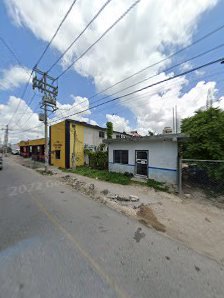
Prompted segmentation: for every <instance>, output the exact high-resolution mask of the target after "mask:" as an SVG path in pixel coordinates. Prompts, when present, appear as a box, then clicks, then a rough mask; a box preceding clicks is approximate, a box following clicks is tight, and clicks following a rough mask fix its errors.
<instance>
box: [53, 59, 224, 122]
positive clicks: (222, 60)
mask: <svg viewBox="0 0 224 298" xmlns="http://www.w3.org/2000/svg"><path fill="white" fill-rule="evenodd" d="M219 62H220V63H221V62H224V58H223V57H222V58H219V59H216V60H213V61H210V62H208V63H205V64H202V65H200V66H197V67H195V68H192V69H190V70H187V71H184V72H182V73H179V74H176V75H173V76H171V77H169V78H166V79H164V80H160V81H157V82H155V83H152V84H150V85H147V86H145V87H142V88H140V89H137V90H135V91H132V92H129V93H127V94H124V95H121V96H118V97H115V98H112V99H110V100H108V101H106V102H103V103H100V104H97V105H95V106H92V107H89V108H87V109H84V110H82V111H79V112H76V113H73V114H70V115H67V116H66V117H63V118H59V119H57V120H56V121H58V120H62V119H65V118H67V117H70V116H74V115H78V114H81V113H83V112H86V111H88V110H92V109H94V108H97V107H99V106H102V105H104V104H107V103H109V102H113V101H116V100H118V99H121V98H125V97H127V96H129V95H132V94H135V93H139V92H141V91H143V90H146V89H148V88H152V87H154V86H157V85H160V84H162V83H165V82H168V81H171V80H174V79H176V78H179V77H181V76H185V75H187V74H189V73H191V72H194V71H196V70H200V69H202V68H205V67H208V66H211V65H213V64H216V63H219ZM53 122H55V120H54V121H52V122H51V123H53Z"/></svg>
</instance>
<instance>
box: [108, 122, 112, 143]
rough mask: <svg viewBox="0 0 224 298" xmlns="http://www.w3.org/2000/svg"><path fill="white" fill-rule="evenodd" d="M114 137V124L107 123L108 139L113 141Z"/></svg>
mask: <svg viewBox="0 0 224 298" xmlns="http://www.w3.org/2000/svg"><path fill="white" fill-rule="evenodd" d="M112 136H113V123H112V122H107V138H108V139H112Z"/></svg>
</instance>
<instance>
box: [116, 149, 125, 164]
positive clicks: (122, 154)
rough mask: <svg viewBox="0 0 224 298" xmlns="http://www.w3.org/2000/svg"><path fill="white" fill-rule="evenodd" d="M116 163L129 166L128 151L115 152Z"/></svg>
mask: <svg viewBox="0 0 224 298" xmlns="http://www.w3.org/2000/svg"><path fill="white" fill-rule="evenodd" d="M114 163H120V164H128V150H114Z"/></svg>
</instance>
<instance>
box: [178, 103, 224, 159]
mask: <svg viewBox="0 0 224 298" xmlns="http://www.w3.org/2000/svg"><path fill="white" fill-rule="evenodd" d="M181 132H183V133H185V134H186V135H188V136H189V137H190V138H189V140H188V142H186V144H185V145H184V148H183V155H184V158H194V159H224V111H222V110H221V109H218V108H209V109H208V110H206V111H201V110H199V111H197V112H196V114H195V115H194V116H192V117H189V118H185V119H183V120H182V124H181Z"/></svg>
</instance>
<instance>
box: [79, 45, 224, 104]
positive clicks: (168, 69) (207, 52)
mask: <svg viewBox="0 0 224 298" xmlns="http://www.w3.org/2000/svg"><path fill="white" fill-rule="evenodd" d="M222 47H224V43H222V44H219V45H218V46H216V47H213V48H211V49H209V50H206V51H204V52H201V53H200V54H198V55H196V56H193V57H191V58H189V59H187V60H184V61H182V62H179V63H177V64H175V65H173V66H171V67H169V68H166V69H164V70H163V72H168V71H170V70H173V69H174V68H176V67H178V66H181V65H183V64H185V63H187V62H190V61H192V60H194V59H197V58H200V57H202V56H205V55H207V54H209V53H211V52H213V51H215V50H218V49H220V48H222ZM160 74H161V72H160V73H156V74H154V75H152V76H150V77H147V78H144V79H142V80H140V81H138V82H136V83H134V84H132V85H129V86H127V87H125V88H123V89H120V90H118V91H116V92H114V93H112V94H109V95H106V96H104V97H102V98H100V99H98V100H95V101H94V103H97V102H100V101H102V100H104V99H107V98H109V97H112V96H114V95H116V94H119V93H120V92H122V91H125V90H127V89H130V88H132V87H135V86H137V85H139V84H141V83H143V82H145V81H148V80H150V79H152V78H155V77H157V76H159V75H160ZM90 98H91V97H90ZM76 106H78V104H77V105H75V106H74V108H75V107H76Z"/></svg>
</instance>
